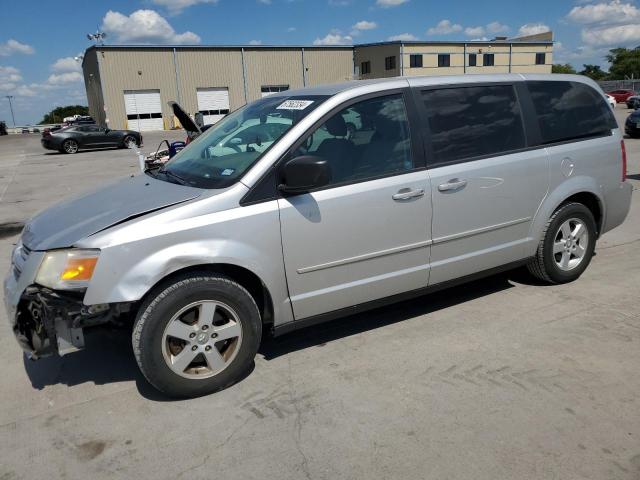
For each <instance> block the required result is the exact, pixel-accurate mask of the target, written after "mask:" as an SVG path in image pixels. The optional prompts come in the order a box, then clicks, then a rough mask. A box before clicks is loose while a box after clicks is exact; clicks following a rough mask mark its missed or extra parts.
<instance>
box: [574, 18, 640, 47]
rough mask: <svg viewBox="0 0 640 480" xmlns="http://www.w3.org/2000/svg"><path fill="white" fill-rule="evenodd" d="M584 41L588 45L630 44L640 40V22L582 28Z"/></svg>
mask: <svg viewBox="0 0 640 480" xmlns="http://www.w3.org/2000/svg"><path fill="white" fill-rule="evenodd" d="M581 37H582V41H583V42H584V43H586V44H588V45H594V46H599V45H610V46H614V45H616V46H617V45H629V44H635V43H636V42H640V24H639V23H634V24H629V25H615V26H608V27H601V28H593V29H584V30H582V34H581Z"/></svg>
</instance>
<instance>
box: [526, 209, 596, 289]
mask: <svg viewBox="0 0 640 480" xmlns="http://www.w3.org/2000/svg"><path fill="white" fill-rule="evenodd" d="M596 234H597V232H596V222H595V220H594V218H593V214H592V213H591V210H589V209H588V208H587V207H586V206H584V205H583V204H581V203H567V204H565V205H562V206H560V207H559V208H558V209H557V210H556V211H555V212H554V214H553V215H552V216H551V218H550V219H549V222H548V223H547V226H546V228H545V232H544V234H543V237H542V239H541V240H540V245H539V246H538V250H537V252H536V256H535V257H534V258H533V260H532V261H531V262H530V263H529V265H527V268H528V269H529V271H530V272H531V273H532V274H533V275H534V276H535V277H537V278H539V279H540V280H543V281H545V282H548V283H567V282H572V281H573V280H576V279H577V278H578V277H579V276H580V275H582V272H584V271H585V270H586V268H587V267H588V266H589V263H590V262H591V257H592V256H593V251H594V249H595V244H596Z"/></svg>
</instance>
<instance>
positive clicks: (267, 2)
mask: <svg viewBox="0 0 640 480" xmlns="http://www.w3.org/2000/svg"><path fill="white" fill-rule="evenodd" d="M258 3H262V4H263V5H271V0H258Z"/></svg>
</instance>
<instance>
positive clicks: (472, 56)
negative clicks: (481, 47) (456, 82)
mask: <svg viewBox="0 0 640 480" xmlns="http://www.w3.org/2000/svg"><path fill="white" fill-rule="evenodd" d="M476 65H478V55H476V54H475V53H470V54H469V66H470V67H475V66H476Z"/></svg>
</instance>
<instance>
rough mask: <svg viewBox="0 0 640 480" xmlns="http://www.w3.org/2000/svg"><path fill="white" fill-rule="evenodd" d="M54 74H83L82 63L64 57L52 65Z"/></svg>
mask: <svg viewBox="0 0 640 480" xmlns="http://www.w3.org/2000/svg"><path fill="white" fill-rule="evenodd" d="M51 70H53V71H54V72H81V71H82V63H81V62H80V61H78V60H76V59H75V58H73V57H63V58H59V59H58V60H56V61H55V62H54V63H53V64H52V65H51Z"/></svg>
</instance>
